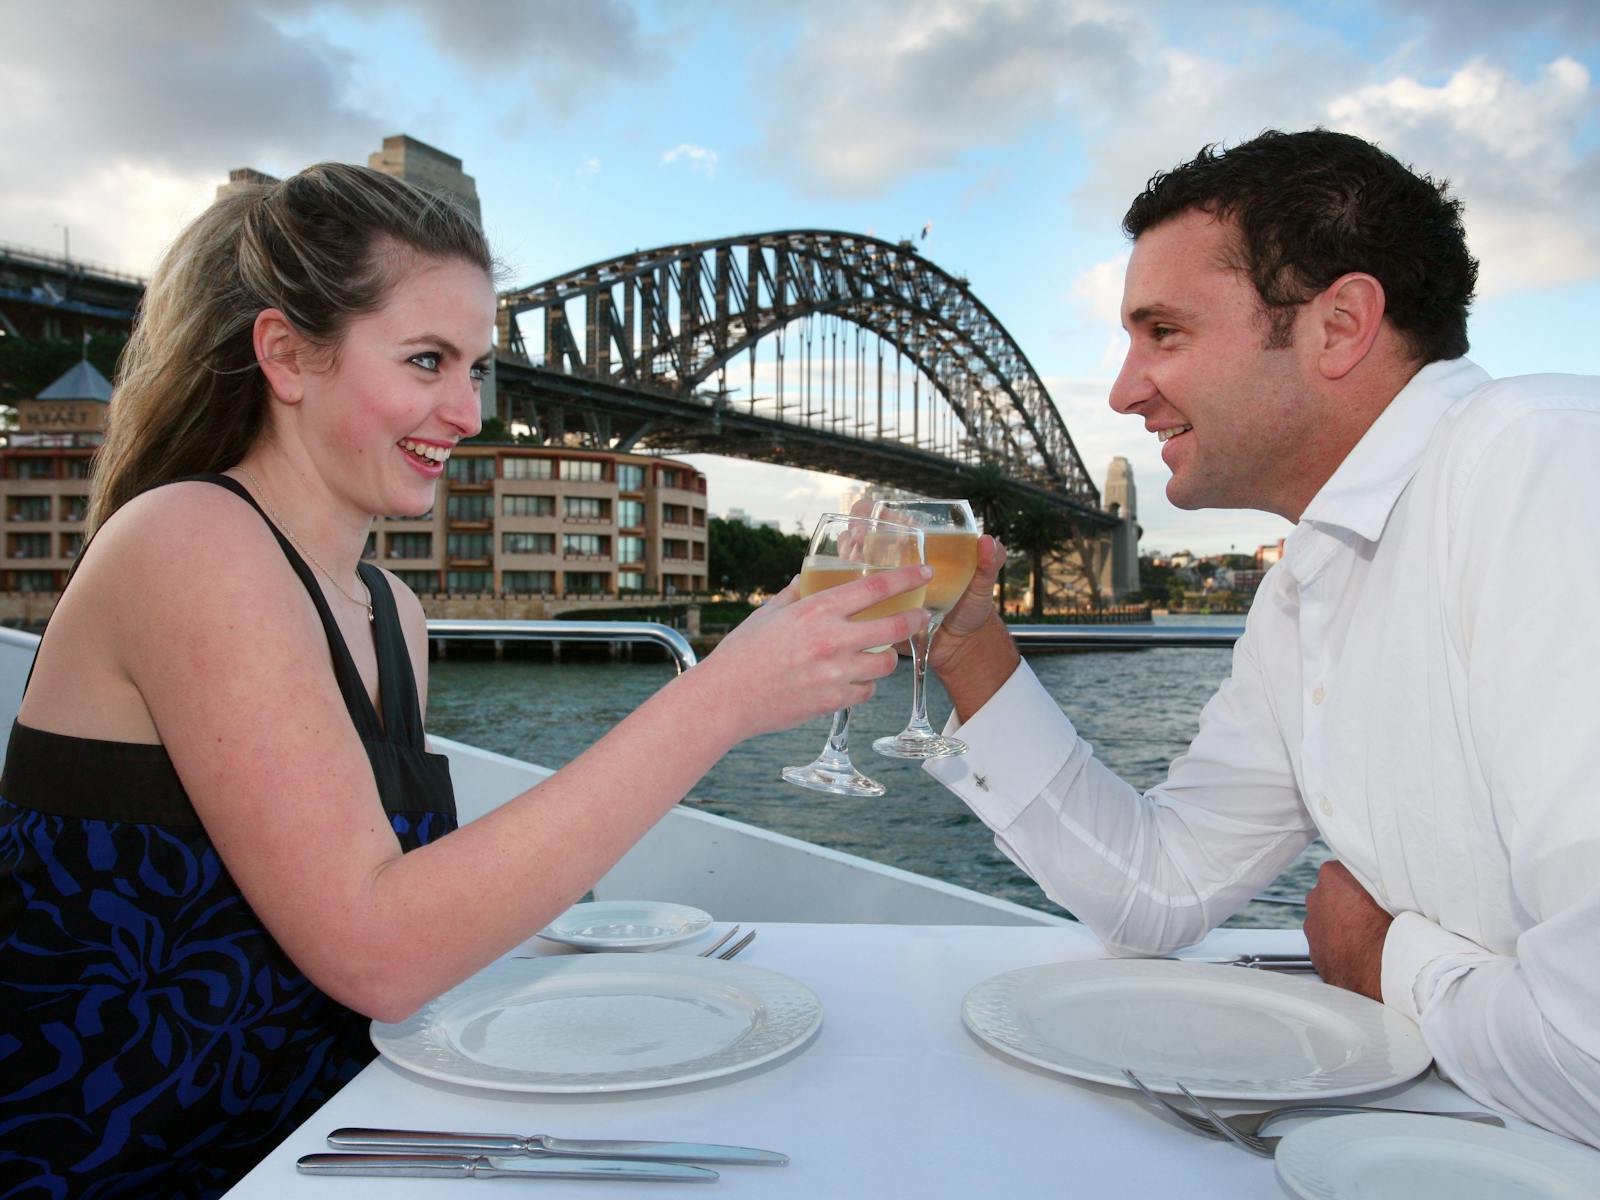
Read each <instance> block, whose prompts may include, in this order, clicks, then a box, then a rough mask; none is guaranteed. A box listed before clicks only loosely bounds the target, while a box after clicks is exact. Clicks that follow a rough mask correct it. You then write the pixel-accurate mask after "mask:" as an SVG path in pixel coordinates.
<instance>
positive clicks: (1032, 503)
mask: <svg viewBox="0 0 1600 1200" xmlns="http://www.w3.org/2000/svg"><path fill="white" fill-rule="evenodd" d="M1006 532H1007V534H1008V536H1009V538H1010V540H1011V541H1012V542H1013V543H1014V544H1015V545H1016V548H1017V549H1018V550H1021V551H1022V552H1023V553H1025V554H1026V555H1027V556H1028V562H1029V565H1030V568H1031V570H1032V574H1033V615H1034V616H1035V617H1042V616H1044V601H1045V574H1044V560H1045V558H1046V556H1048V555H1049V554H1051V553H1053V552H1054V551H1056V550H1057V549H1059V548H1060V547H1061V545H1062V544H1063V543H1064V542H1066V541H1067V540H1068V539H1069V538H1070V537H1071V536H1072V530H1071V527H1070V525H1069V524H1068V522H1067V519H1066V517H1065V516H1064V515H1063V514H1062V512H1061V510H1060V509H1058V508H1057V507H1056V506H1055V505H1053V504H1051V503H1050V502H1049V501H1048V500H1044V499H1041V498H1039V497H1035V496H1030V497H1028V498H1027V499H1026V500H1024V501H1022V503H1021V504H1019V505H1017V507H1015V508H1013V509H1012V510H1011V511H1010V513H1009V516H1008V519H1007V521H1006Z"/></svg>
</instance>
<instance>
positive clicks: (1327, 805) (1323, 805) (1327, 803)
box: [1317, 796, 1333, 817]
mask: <svg viewBox="0 0 1600 1200" xmlns="http://www.w3.org/2000/svg"><path fill="white" fill-rule="evenodd" d="M1317 808H1318V809H1320V810H1321V811H1322V815H1323V816H1325V817H1331V816H1333V801H1332V800H1329V799H1328V798H1327V797H1326V796H1324V797H1323V798H1322V799H1321V800H1318V801H1317Z"/></svg>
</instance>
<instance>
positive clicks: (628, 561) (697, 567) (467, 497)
mask: <svg viewBox="0 0 1600 1200" xmlns="http://www.w3.org/2000/svg"><path fill="white" fill-rule="evenodd" d="M110 397H111V385H110V384H109V383H108V382H107V381H106V379H105V377H104V376H102V375H101V374H100V373H99V372H98V371H96V370H95V369H94V367H92V366H90V365H89V364H88V363H87V362H83V363H79V364H78V365H77V366H75V367H73V368H72V370H71V371H69V372H67V374H66V375H64V376H62V378H61V379H59V380H57V381H56V382H55V383H53V384H51V385H50V387H48V388H46V389H45V390H44V391H43V392H41V393H40V394H39V395H38V397H37V398H35V399H33V400H26V401H23V402H21V403H20V404H19V405H18V420H19V425H20V428H19V429H18V431H17V432H16V433H14V434H12V435H11V437H10V439H9V444H8V445H6V446H5V448H4V449H3V450H0V513H3V515H4V521H5V524H4V527H5V544H4V552H5V561H4V564H3V566H0V592H3V593H9V594H13V595H15V594H24V595H54V594H55V593H58V592H60V590H61V589H62V587H64V586H65V584H66V580H67V573H68V571H70V570H71V568H72V564H73V561H74V560H75V559H76V558H77V556H78V553H79V551H80V550H81V549H82V547H83V521H84V517H85V515H86V514H87V512H88V507H89V469H90V460H91V459H92V458H93V455H94V453H95V450H96V448H97V447H98V445H99V442H100V437H101V432H102V430H103V429H104V427H105V415H106V411H107V406H108V403H109V400H110ZM438 498H439V502H438V504H437V505H436V506H435V507H434V510H433V512H431V513H429V514H428V515H427V516H424V517H420V518H416V519H411V518H398V517H396V518H384V519H382V520H379V521H378V522H377V523H376V525H375V527H374V529H373V533H372V536H371V538H370V539H369V541H368V544H367V550H368V557H369V558H370V559H372V560H373V561H376V562H378V563H381V564H382V565H383V566H384V567H386V568H388V569H389V570H391V571H393V572H394V573H395V574H396V575H398V576H399V577H400V578H401V579H403V580H404V581H405V582H406V584H407V586H409V587H410V588H411V589H412V590H413V591H414V592H416V593H417V594H418V595H420V596H425V597H449V596H471V597H496V598H515V597H529V598H539V597H543V598H551V599H563V600H567V599H584V600H591V599H627V598H630V597H635V596H637V597H645V596H655V595H692V594H695V593H701V592H705V591H707V590H708V588H707V561H706V560H707V541H706V479H705V476H704V475H702V474H701V473H700V472H699V471H696V470H695V469H694V468H693V467H691V466H689V465H688V464H687V463H683V462H678V461H676V460H673V459H668V458H657V457H653V456H651V455H646V454H619V453H611V452H603V451H591V450H577V449H564V448H547V447H534V446H522V445H514V444H505V445H500V444H490V443H474V444H466V445H461V446H457V447H456V450H455V453H454V454H453V455H452V456H451V458H450V461H449V463H448V464H447V465H446V468H445V474H444V477H443V478H442V479H441V480H440V481H439V491H438ZM30 611H31V610H30Z"/></svg>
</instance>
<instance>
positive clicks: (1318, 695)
mask: <svg viewBox="0 0 1600 1200" xmlns="http://www.w3.org/2000/svg"><path fill="white" fill-rule="evenodd" d="M1325 695H1327V693H1326V692H1324V691H1323V690H1322V685H1321V684H1320V683H1319V684H1317V687H1316V690H1315V691H1313V692H1312V693H1311V703H1313V704H1321V703H1322V697H1323V696H1325Z"/></svg>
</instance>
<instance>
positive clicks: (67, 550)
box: [61, 533, 83, 558]
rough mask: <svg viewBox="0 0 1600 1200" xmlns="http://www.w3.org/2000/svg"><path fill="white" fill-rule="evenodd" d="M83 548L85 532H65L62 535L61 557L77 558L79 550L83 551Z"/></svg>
mask: <svg viewBox="0 0 1600 1200" xmlns="http://www.w3.org/2000/svg"><path fill="white" fill-rule="evenodd" d="M82 549H83V534H81V533H63V534H62V535H61V557H62V558H77V557H78V553H79V551H81V550H82Z"/></svg>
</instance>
